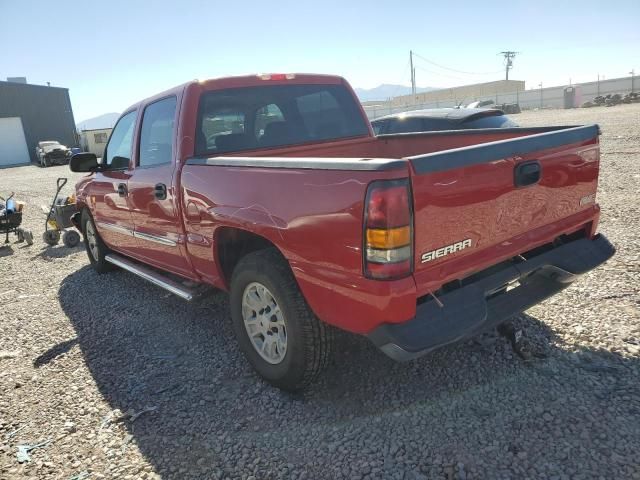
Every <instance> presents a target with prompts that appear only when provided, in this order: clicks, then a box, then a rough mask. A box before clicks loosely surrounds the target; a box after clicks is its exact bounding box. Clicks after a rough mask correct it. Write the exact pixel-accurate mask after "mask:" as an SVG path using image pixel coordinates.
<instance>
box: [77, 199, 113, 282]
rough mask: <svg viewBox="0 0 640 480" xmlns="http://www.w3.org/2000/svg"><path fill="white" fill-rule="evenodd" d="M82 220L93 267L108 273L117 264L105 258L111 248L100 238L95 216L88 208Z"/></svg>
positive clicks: (84, 211) (83, 213)
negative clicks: (94, 220) (92, 215)
mask: <svg viewBox="0 0 640 480" xmlns="http://www.w3.org/2000/svg"><path fill="white" fill-rule="evenodd" d="M80 222H81V225H82V233H83V234H84V244H85V247H86V249H87V256H88V257H89V261H90V262H91V265H93V268H95V269H96V271H97V272H98V273H106V272H109V271H111V270H113V269H114V268H115V266H114V265H113V264H112V263H109V262H107V261H106V260H105V258H104V257H105V255H107V254H108V253H109V249H108V248H107V246H106V245H105V244H104V242H103V241H102V239H101V238H100V235H99V234H98V230H97V229H96V225H95V223H94V222H93V218H91V214H90V213H89V211H88V210H87V209H86V208H85V209H84V210H83V211H82V217H81V220H80Z"/></svg>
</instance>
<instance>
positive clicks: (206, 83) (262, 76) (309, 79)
mask: <svg viewBox="0 0 640 480" xmlns="http://www.w3.org/2000/svg"><path fill="white" fill-rule="evenodd" d="M267 82H273V83H280V84H282V83H291V84H297V85H301V84H312V85H313V84H334V85H338V84H342V83H344V84H347V81H346V80H345V79H344V78H342V77H340V76H338V75H326V74H319V73H257V74H253V75H239V76H234V77H219V78H210V79H206V80H198V79H196V80H191V81H189V82H186V83H183V84H181V85H177V86H175V87H173V88H170V89H168V90H165V91H163V92H159V93H156V94H155V95H152V96H150V97H147V98H145V99H143V100H140V101H139V102H136V103H134V104H133V105H131V106H130V107H129V108H127V109H126V110H125V111H124V112H123V115H124V113H127V112H130V111H132V110H135V109H137V108H139V107H140V106H141V105H146V104H148V103H151V102H154V101H156V100H159V99H161V98H164V97H168V96H169V95H177V94H179V93H180V92H181V91H183V90H184V89H186V88H188V87H190V86H195V85H199V86H201V87H202V89H203V90H217V89H223V88H242V87H253V86H258V85H262V84H267Z"/></svg>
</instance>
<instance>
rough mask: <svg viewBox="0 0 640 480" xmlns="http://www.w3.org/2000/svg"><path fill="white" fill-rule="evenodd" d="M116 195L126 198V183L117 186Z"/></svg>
mask: <svg viewBox="0 0 640 480" xmlns="http://www.w3.org/2000/svg"><path fill="white" fill-rule="evenodd" d="M118 195H120V196H121V197H126V196H127V184H126V183H119V184H118Z"/></svg>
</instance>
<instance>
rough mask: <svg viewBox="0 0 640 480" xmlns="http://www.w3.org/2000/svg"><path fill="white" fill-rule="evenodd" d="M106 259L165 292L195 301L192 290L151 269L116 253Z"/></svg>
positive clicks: (105, 257)
mask: <svg viewBox="0 0 640 480" xmlns="http://www.w3.org/2000/svg"><path fill="white" fill-rule="evenodd" d="M104 259H105V260H106V261H107V262H109V263H113V264H114V265H116V266H118V267H120V268H122V269H124V270H126V271H128V272H131V273H133V274H134V275H137V276H139V277H140V278H143V279H145V280H147V281H148V282H151V283H153V284H154V285H157V286H159V287H162V288H164V289H165V290H167V291H169V292H171V293H173V294H174V295H177V296H179V297H180V298H183V299H185V300H187V301H188V302H190V301H191V300H193V297H194V296H195V293H194V291H193V290H191V289H190V288H187V287H185V286H184V285H180V283H178V282H176V281H175V280H172V279H170V278H169V277H166V276H164V275H162V274H161V273H158V272H157V271H155V270H153V269H151V268H149V267H146V266H144V265H141V264H139V263H136V262H134V261H133V260H129V259H128V258H125V257H122V256H120V255H116V254H114V253H109V254H107V255H105V256H104Z"/></svg>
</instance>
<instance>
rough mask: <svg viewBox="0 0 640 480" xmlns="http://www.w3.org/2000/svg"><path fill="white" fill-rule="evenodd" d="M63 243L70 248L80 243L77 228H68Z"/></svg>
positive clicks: (63, 236)
mask: <svg viewBox="0 0 640 480" xmlns="http://www.w3.org/2000/svg"><path fill="white" fill-rule="evenodd" d="M62 243H64V245H65V246H66V247H68V248H73V247H75V246H76V245H78V244H79V243H80V234H79V233H78V232H76V231H75V230H66V231H65V232H64V233H63V234H62Z"/></svg>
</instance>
